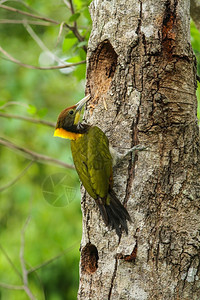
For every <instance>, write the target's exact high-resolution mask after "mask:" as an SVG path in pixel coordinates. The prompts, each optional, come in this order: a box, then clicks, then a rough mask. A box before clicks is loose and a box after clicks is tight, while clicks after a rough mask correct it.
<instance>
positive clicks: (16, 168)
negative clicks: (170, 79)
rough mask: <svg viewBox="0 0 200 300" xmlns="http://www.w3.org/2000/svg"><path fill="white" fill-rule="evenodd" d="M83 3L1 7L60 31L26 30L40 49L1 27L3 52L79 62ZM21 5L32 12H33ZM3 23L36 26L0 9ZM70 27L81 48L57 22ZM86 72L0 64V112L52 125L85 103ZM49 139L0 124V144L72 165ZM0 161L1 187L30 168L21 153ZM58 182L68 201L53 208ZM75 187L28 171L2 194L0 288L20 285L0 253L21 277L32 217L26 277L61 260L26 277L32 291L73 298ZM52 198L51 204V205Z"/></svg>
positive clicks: (72, 176)
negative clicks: (43, 18) (74, 28)
mask: <svg viewBox="0 0 200 300" xmlns="http://www.w3.org/2000/svg"><path fill="white" fill-rule="evenodd" d="M66 2H67V1H66ZM89 2H90V1H88V0H86V1H82V0H81V1H79V0H76V1H74V9H75V14H74V15H72V13H71V10H70V9H69V8H68V7H67V5H66V4H65V3H64V2H63V1H56V2H55V1H53V0H50V1H32V0H28V1H24V2H22V1H15V2H7V3H4V5H10V6H13V7H15V8H18V9H20V10H24V11H27V12H30V13H32V14H35V15H44V16H46V17H48V18H52V19H54V20H56V21H58V22H59V25H55V24H51V23H47V22H46V23H47V24H48V26H40V25H35V24H30V26H31V28H32V30H33V31H34V32H35V34H36V36H37V38H38V40H40V41H42V49H41V47H40V45H38V42H36V41H34V40H33V37H32V36H30V34H29V33H28V32H27V29H26V28H25V26H24V25H23V24H12V23H11V24H9V23H6V24H0V40H1V47H2V48H3V49H4V50H5V51H7V52H8V53H9V54H11V55H12V56H13V57H14V58H16V59H18V60H19V61H21V62H23V63H27V64H30V65H35V66H49V65H57V62H56V59H57V58H59V60H62V61H63V62H64V63H66V62H68V63H71V62H79V61H82V60H85V58H86V53H85V51H84V50H83V49H82V46H83V45H87V41H88V38H89V34H90V29H91V20H90V16H89V12H88V6H89ZM24 3H25V4H27V5H30V7H31V10H29V9H28V8H27V7H26V6H25V5H24ZM68 3H69V2H68ZM7 19H9V20H12V21H14V20H23V19H28V20H31V21H40V22H41V20H36V19H33V18H27V17H26V16H23V15H20V14H18V13H13V12H10V11H7V10H3V9H0V20H7ZM74 21H76V22H77V27H78V29H79V33H80V34H81V35H82V36H84V40H83V41H81V42H80V41H78V40H77V38H76V37H75V36H74V34H73V33H72V31H71V30H69V29H66V28H64V27H63V30H62V32H61V24H62V22H68V24H69V25H70V26H73V22H74ZM43 23H44V22H43ZM60 32H61V33H60ZM48 50H49V51H48ZM1 56H3V55H1ZM85 68H86V66H85V64H82V65H79V66H77V67H72V68H69V69H61V70H60V71H59V70H46V71H43V70H32V69H27V68H23V67H21V66H19V65H17V64H14V63H12V62H10V61H8V60H5V59H0V78H1V79H0V91H1V92H0V106H1V108H0V112H3V113H12V114H17V115H21V116H29V117H32V118H42V119H46V120H50V121H54V122H56V120H57V117H58V114H59V112H60V111H61V110H63V109H64V108H65V107H67V106H69V105H72V104H74V103H75V102H77V101H78V100H80V99H81V98H82V97H83V96H84V87H85ZM13 102H14V103H13ZM12 103H13V104H12ZM9 104H10V105H9ZM53 133H54V129H53V128H52V127H48V126H44V125H41V124H32V123H29V122H25V121H22V120H16V119H5V118H1V137H3V138H5V139H8V140H9V141H12V142H14V143H15V144H17V145H20V146H22V147H25V148H27V149H31V150H32V151H35V152H37V153H41V154H45V155H48V156H50V157H54V158H56V159H59V160H62V161H64V162H66V163H69V164H73V163H72V157H71V151H70V143H69V141H67V140H62V139H57V138H54V137H53ZM0 159H1V169H0V182H1V184H0V187H2V186H4V185H6V184H7V183H9V182H11V181H12V180H13V179H14V178H16V177H17V176H18V175H19V174H20V173H21V171H22V170H23V169H24V168H25V167H26V166H27V164H28V162H29V160H28V159H27V157H24V156H23V155H20V152H17V151H13V150H11V149H8V148H6V147H3V146H0ZM62 174H63V176H62ZM65 174H67V176H65ZM60 176H61V177H60ZM56 178H58V179H59V180H63V182H62V185H63V187H62V189H61V192H62V193H65V194H63V195H64V196H66V201H64V200H63V199H61V198H60V199H59V201H57V199H56V197H57V195H56V193H58V190H59V189H58V187H57V186H56V185H54V186H53V185H52V186H51V187H50V185H47V184H48V182H49V181H50V180H51V179H52V180H53V183H55V180H56ZM69 181H70V182H69ZM79 187H80V183H79V179H78V177H77V174H76V172H75V170H70V169H67V170H66V169H64V168H61V167H59V166H56V165H52V164H42V163H33V165H32V166H31V167H30V168H29V170H28V171H27V173H26V174H25V175H24V176H23V177H22V178H21V179H20V180H18V181H17V182H16V184H14V185H12V186H11V187H10V188H7V189H5V190H4V191H3V192H1V193H0V199H1V200H0V247H3V249H1V248H0V282H4V283H7V284H13V285H21V284H22V280H21V278H20V277H19V275H18V274H17V272H16V271H15V269H14V268H13V267H12V266H11V264H10V263H9V262H8V260H7V258H6V256H5V255H4V253H3V251H2V250H4V251H5V252H6V253H7V255H8V256H9V257H10V259H11V261H12V262H13V265H14V266H15V268H17V270H19V272H20V273H22V272H21V263H20V256H19V253H20V247H21V230H22V228H23V226H24V224H25V222H26V219H27V217H28V216H30V221H29V224H28V225H27V228H26V231H25V250H24V258H25V261H26V266H27V269H30V268H32V267H35V266H38V265H41V264H43V263H45V262H46V261H48V260H49V259H51V258H53V257H56V256H59V258H57V259H55V260H54V261H53V262H51V263H49V264H46V265H45V266H43V267H41V268H39V269H38V270H37V271H36V272H33V273H31V274H30V275H29V287H30V290H31V291H32V293H33V294H34V295H35V297H36V298H37V299H48V300H57V299H58V300H61V299H70V300H71V299H72V300H73V299H76V298H77V289H78V279H79V277H78V272H79V258H80V253H79V247H80V241H81V208H80V190H79ZM44 189H45V190H48V189H49V190H48V191H49V192H51V196H50V194H49V195H48V191H47V194H46V195H45V194H44V193H43V191H44ZM54 193H55V197H54ZM51 197H52V198H51ZM54 198H55V201H56V202H51V201H53V200H52V199H54ZM61 200H62V201H61ZM0 299H2V300H7V299H16V300H18V299H19V300H25V299H29V297H28V296H27V295H26V293H25V292H24V291H18V290H17V291H15V290H10V289H5V288H1V287H0Z"/></svg>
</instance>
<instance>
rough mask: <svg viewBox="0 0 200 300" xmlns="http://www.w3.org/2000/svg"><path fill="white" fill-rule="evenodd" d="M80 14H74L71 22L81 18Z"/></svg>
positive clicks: (70, 19)
mask: <svg viewBox="0 0 200 300" xmlns="http://www.w3.org/2000/svg"><path fill="white" fill-rule="evenodd" d="M80 15H81V14H80V13H76V14H73V15H72V16H71V17H70V18H69V22H75V21H76V20H77V19H78V18H79V17H80Z"/></svg>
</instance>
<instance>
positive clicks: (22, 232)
mask: <svg viewBox="0 0 200 300" xmlns="http://www.w3.org/2000/svg"><path fill="white" fill-rule="evenodd" d="M29 221H30V216H29V217H28V218H27V219H26V222H25V224H24V227H23V228H22V230H21V248H20V254H19V257H20V262H21V268H22V274H23V283H24V286H23V287H24V291H25V292H26V294H27V295H28V296H29V298H30V299H31V300H36V298H35V296H34V295H33V294H32V292H31V290H30V288H29V286H28V272H27V269H26V263H25V259H24V249H25V231H26V228H27V226H28V223H29Z"/></svg>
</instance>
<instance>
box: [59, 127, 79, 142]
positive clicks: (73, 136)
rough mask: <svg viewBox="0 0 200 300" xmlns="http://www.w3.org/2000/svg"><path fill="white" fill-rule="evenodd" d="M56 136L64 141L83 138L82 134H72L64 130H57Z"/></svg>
mask: <svg viewBox="0 0 200 300" xmlns="http://www.w3.org/2000/svg"><path fill="white" fill-rule="evenodd" d="M54 136H59V137H61V138H63V139H69V140H76V139H78V138H80V137H81V136H82V134H81V133H75V132H70V131H67V130H65V129H63V128H56V130H55V131H54Z"/></svg>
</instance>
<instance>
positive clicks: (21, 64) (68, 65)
mask: <svg viewBox="0 0 200 300" xmlns="http://www.w3.org/2000/svg"><path fill="white" fill-rule="evenodd" d="M0 52H1V53H3V54H4V55H5V56H6V57H7V58H8V59H9V60H10V61H12V62H14V63H16V64H18V65H20V66H21V67H25V68H28V69H36V70H55V69H65V68H70V67H75V66H78V65H81V64H84V63H85V62H86V61H85V60H83V61H80V62H77V63H73V64H67V65H61V66H51V67H37V66H32V65H28V64H24V63H22V62H21V61H19V60H17V59H15V58H14V57H12V56H11V55H10V54H9V53H8V52H6V51H5V50H4V49H3V48H2V47H0Z"/></svg>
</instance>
